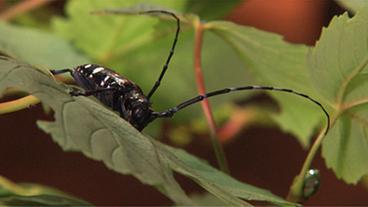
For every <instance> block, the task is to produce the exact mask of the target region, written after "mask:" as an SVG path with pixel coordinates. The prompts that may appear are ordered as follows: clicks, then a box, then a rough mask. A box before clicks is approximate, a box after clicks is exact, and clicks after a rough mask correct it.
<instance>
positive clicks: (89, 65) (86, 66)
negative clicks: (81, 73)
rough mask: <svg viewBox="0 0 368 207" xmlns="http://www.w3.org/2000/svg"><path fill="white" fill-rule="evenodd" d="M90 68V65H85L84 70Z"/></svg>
mask: <svg viewBox="0 0 368 207" xmlns="http://www.w3.org/2000/svg"><path fill="white" fill-rule="evenodd" d="M91 66H92V65H91V64H88V65H85V66H84V68H89V67H91Z"/></svg>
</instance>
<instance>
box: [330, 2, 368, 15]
mask: <svg viewBox="0 0 368 207" xmlns="http://www.w3.org/2000/svg"><path fill="white" fill-rule="evenodd" d="M336 2H337V3H338V4H340V5H341V6H343V7H345V8H347V9H349V10H350V11H353V12H356V11H358V10H359V9H361V8H363V7H366V6H367V5H368V2H367V1H366V0H336Z"/></svg>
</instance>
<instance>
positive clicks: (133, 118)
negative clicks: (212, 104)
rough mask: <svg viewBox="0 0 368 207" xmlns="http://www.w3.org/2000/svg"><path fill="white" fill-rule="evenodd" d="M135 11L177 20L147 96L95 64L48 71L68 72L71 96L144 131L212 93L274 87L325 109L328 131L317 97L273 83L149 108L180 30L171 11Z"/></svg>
mask: <svg viewBox="0 0 368 207" xmlns="http://www.w3.org/2000/svg"><path fill="white" fill-rule="evenodd" d="M138 14H163V15H169V16H171V17H172V18H174V19H175V20H176V32H175V36H174V40H173V42H172V46H171V49H170V52H169V55H168V57H167V59H166V62H165V64H164V66H163V68H162V70H161V73H160V75H159V77H158V79H157V80H156V82H155V84H154V85H153V87H152V88H151V90H150V91H149V93H148V95H145V94H144V93H143V91H142V89H141V88H140V87H139V86H138V85H137V84H135V83H134V82H132V81H131V80H129V79H127V78H125V77H123V76H121V75H119V74H117V73H116V72H114V71H113V70H111V69H109V68H107V67H103V66H100V65H97V64H84V65H80V66H77V67H76V68H74V69H69V68H67V69H58V70H51V73H52V74H53V75H58V74H62V73H67V72H69V73H70V74H71V76H72V77H73V79H74V80H75V82H76V84H77V85H78V86H80V87H81V88H83V89H84V90H73V91H71V92H70V95H72V96H91V95H94V96H95V97H96V98H97V99H98V100H99V101H100V102H101V103H102V104H104V105H105V106H107V107H109V108H111V109H112V110H114V111H116V112H118V113H119V114H120V116H121V117H122V118H123V119H125V120H126V121H128V122H129V123H130V124H131V125H132V126H134V127H135V128H136V129H137V130H139V131H141V130H143V129H144V128H145V127H146V126H147V124H149V123H150V122H152V121H154V120H155V119H157V118H169V117H172V116H173V115H174V114H175V113H176V112H178V111H180V110H181V109H183V108H186V107H188V106H190V105H193V104H195V103H197V102H200V101H202V100H204V99H207V98H209V97H212V96H217V95H221V94H226V93H230V92H234V91H243V90H273V91H280V92H286V93H290V94H294V95H297V96H300V97H303V98H306V99H308V100H309V101H311V102H313V103H314V104H316V105H318V106H319V107H320V108H321V109H322V111H323V112H324V114H325V116H326V118H327V127H326V130H325V133H327V131H328V129H329V125H330V117H329V114H328V112H327V111H326V109H325V108H324V107H323V106H322V104H321V103H319V102H318V101H317V100H315V99H313V98H311V97H309V96H308V95H306V94H303V93H300V92H297V91H294V90H291V89H287V88H276V87H272V86H254V85H252V86H241V87H229V88H224V89H220V90H215V91H212V92H209V93H206V94H202V95H198V96H195V97H193V98H191V99H188V100H186V101H184V102H182V103H180V104H178V105H177V106H175V107H172V108H169V109H167V110H165V111H162V112H157V111H154V110H153V108H152V107H151V105H152V104H151V102H150V98H151V97H152V95H153V94H154V93H155V92H156V90H157V89H158V87H159V86H160V83H161V81H162V79H163V77H164V75H165V73H166V71H167V69H168V67H169V63H170V60H171V58H172V56H173V54H174V50H175V47H176V44H177V41H178V37H179V33H180V19H179V18H178V17H177V16H176V15H175V14H174V13H173V12H169V11H165V10H147V11H141V12H138Z"/></svg>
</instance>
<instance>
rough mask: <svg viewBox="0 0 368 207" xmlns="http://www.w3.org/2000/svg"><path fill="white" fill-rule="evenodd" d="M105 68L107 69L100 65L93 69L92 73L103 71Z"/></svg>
mask: <svg viewBox="0 0 368 207" xmlns="http://www.w3.org/2000/svg"><path fill="white" fill-rule="evenodd" d="M103 70H105V69H104V68H103V67H98V68H96V69H94V70H93V72H92V74H96V73H98V72H101V71H103Z"/></svg>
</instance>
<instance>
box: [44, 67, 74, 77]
mask: <svg viewBox="0 0 368 207" xmlns="http://www.w3.org/2000/svg"><path fill="white" fill-rule="evenodd" d="M50 72H51V73H52V74H53V75H59V74H63V73H70V74H71V75H72V76H73V70H71V69H69V68H67V69H58V70H50Z"/></svg>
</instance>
